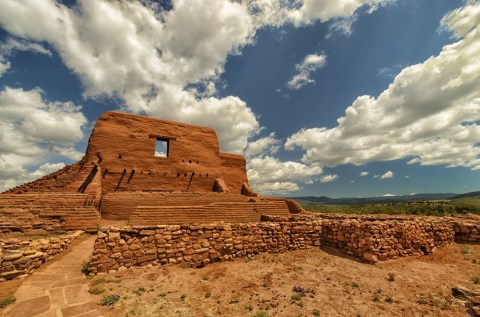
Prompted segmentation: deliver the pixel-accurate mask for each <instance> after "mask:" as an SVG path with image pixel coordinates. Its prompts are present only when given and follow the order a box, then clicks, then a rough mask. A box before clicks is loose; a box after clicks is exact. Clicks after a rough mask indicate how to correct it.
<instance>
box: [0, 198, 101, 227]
mask: <svg viewBox="0 0 480 317" xmlns="http://www.w3.org/2000/svg"><path fill="white" fill-rule="evenodd" d="M99 221H100V215H99V213H98V211H97V209H96V208H95V206H93V205H92V199H91V198H89V196H88V195H86V194H69V193H27V194H1V195H0V230H20V231H25V230H28V229H45V230H60V229H61V230H86V231H94V230H96V229H97V227H98V223H99Z"/></svg>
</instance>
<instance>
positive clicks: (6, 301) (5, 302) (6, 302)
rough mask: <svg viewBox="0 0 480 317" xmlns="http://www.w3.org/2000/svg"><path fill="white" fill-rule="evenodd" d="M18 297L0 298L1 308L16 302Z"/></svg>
mask: <svg viewBox="0 0 480 317" xmlns="http://www.w3.org/2000/svg"><path fill="white" fill-rule="evenodd" d="M16 300H17V299H16V298H15V297H8V298H5V299H4V300H0V308H5V307H7V306H8V305H10V304H13V303H15V301H16Z"/></svg>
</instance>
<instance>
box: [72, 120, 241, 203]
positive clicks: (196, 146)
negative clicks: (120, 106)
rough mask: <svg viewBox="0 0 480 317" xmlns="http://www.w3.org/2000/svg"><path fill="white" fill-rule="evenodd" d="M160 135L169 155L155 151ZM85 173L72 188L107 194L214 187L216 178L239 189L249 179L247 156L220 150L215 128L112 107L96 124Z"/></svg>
mask: <svg viewBox="0 0 480 317" xmlns="http://www.w3.org/2000/svg"><path fill="white" fill-rule="evenodd" d="M157 140H158V141H164V142H165V144H166V145H167V153H166V156H167V157H155V146H156V143H157ZM84 161H85V164H84V168H83V173H81V174H83V177H81V178H79V179H78V180H76V181H75V182H72V184H71V186H70V188H71V189H72V190H78V189H80V190H81V191H82V192H86V193H91V194H97V195H98V194H101V195H104V194H106V193H109V192H115V191H137V190H142V191H169V192H172V191H188V192H211V191H212V190H213V189H214V186H215V183H216V180H218V181H217V183H221V184H223V185H225V188H224V191H229V192H231V193H237V194H240V193H241V191H242V187H243V184H244V183H246V184H248V179H247V175H246V167H245V166H246V163H245V159H244V158H243V157H242V156H240V155H234V154H228V153H222V152H220V148H219V144H218V138H217V135H216V133H215V131H214V130H213V129H211V128H208V127H201V126H194V125H190V124H185V123H178V122H173V121H167V120H160V119H154V118H148V117H143V116H137V115H132V114H126V113H121V112H107V113H104V114H103V115H101V116H100V118H99V119H98V120H97V123H96V124H95V127H94V129H93V132H92V135H91V136H90V140H89V143H88V147H87V151H86V154H85V157H84Z"/></svg>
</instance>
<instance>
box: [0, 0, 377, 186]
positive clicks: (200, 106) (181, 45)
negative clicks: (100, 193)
mask: <svg viewBox="0 0 480 317" xmlns="http://www.w3.org/2000/svg"><path fill="white" fill-rule="evenodd" d="M383 3H384V1H380V0H365V1H360V0H354V1H351V0H341V1H333V0H328V1H323V0H322V1H314V0H305V1H298V2H295V3H289V2H286V1H283V0H245V1H226V0H211V1H201V0H188V1H187V0H173V1H172V9H171V10H169V11H163V10H162V9H161V8H160V6H159V5H157V4H156V3H155V2H153V1H149V0H144V1H106V0H79V1H77V2H76V4H75V5H74V6H67V5H65V4H63V3H61V2H58V1H54V0H36V1H29V0H11V1H4V2H3V3H2V9H1V10H0V25H1V27H2V28H3V29H4V30H5V31H7V32H8V33H9V35H10V36H11V39H8V40H7V42H5V43H4V44H2V47H3V48H2V52H1V53H0V55H1V58H0V76H1V75H2V74H4V73H5V72H6V71H7V70H8V69H12V67H13V68H14V66H15V65H11V63H10V62H9V61H8V57H9V56H10V55H11V54H13V53H14V52H15V51H18V50H28V51H31V52H35V53H41V54H47V55H51V54H52V52H55V53H58V55H59V57H60V58H61V59H62V61H63V63H64V64H65V65H66V66H67V67H68V68H69V69H70V70H71V71H72V72H73V73H74V74H75V75H76V76H77V77H78V78H79V79H80V80H81V82H82V84H83V87H84V91H83V95H84V97H86V98H94V99H95V98H105V97H106V98H112V100H120V101H121V107H122V110H126V111H131V112H135V113H140V114H146V115H151V116H157V117H162V118H166V119H171V120H178V121H184V122H189V123H194V124H200V125H208V126H211V127H213V128H215V130H216V131H217V134H218V136H219V139H220V145H221V148H222V150H223V151H228V152H234V153H242V152H243V151H245V149H247V153H250V154H251V155H253V156H255V155H260V154H262V151H263V154H265V153H267V154H273V153H275V151H276V150H275V148H276V147H277V145H278V144H277V143H276V141H274V137H273V136H272V135H270V136H268V137H266V138H263V139H260V140H257V141H258V142H257V141H252V143H253V144H252V145H251V146H248V142H249V139H251V138H252V137H255V136H257V135H258V133H259V131H260V130H261V127H260V124H259V122H258V119H257V117H256V116H255V114H254V113H253V112H252V110H251V109H250V107H249V106H248V105H247V104H246V103H245V102H244V101H243V100H241V99H240V98H238V97H236V96H226V97H223V98H220V97H217V96H216V85H215V82H216V80H217V79H218V77H219V75H220V74H222V72H223V71H224V65H225V62H226V60H227V57H228V56H229V55H234V54H240V52H241V50H242V48H243V47H244V46H246V45H250V44H252V43H253V39H254V36H255V32H256V31H257V30H258V29H259V28H262V27H264V26H266V25H274V26H282V25H284V24H286V23H293V24H294V25H295V26H297V27H298V26H302V25H306V24H312V23H315V22H316V21H321V22H328V21H335V23H337V24H338V23H341V22H339V21H340V20H341V19H349V18H350V17H352V16H353V15H354V14H355V12H356V11H357V9H358V8H360V7H362V6H366V7H368V8H369V9H370V11H374V10H375V9H376V8H377V7H378V6H379V5H382V4H383ZM338 25H340V24H338ZM333 28H334V27H333ZM324 58H325V57H324V56H323V55H317V54H312V55H310V56H307V57H306V58H305V60H304V62H303V63H301V64H299V65H300V66H299V68H298V69H297V70H298V74H297V75H298V76H297V79H295V80H294V81H293V82H292V83H293V84H292V85H293V86H298V85H304V84H308V83H312V79H311V78H310V75H311V73H312V72H313V71H315V70H317V69H318V68H319V67H321V65H323V64H324ZM302 65H303V66H302ZM294 78H295V76H294ZM294 78H292V80H293V79H294ZM42 104H43V105H49V104H50V103H48V102H44V103H42ZM53 108H55V107H53ZM75 112H76V111H75ZM47 116H48V115H47ZM70 117H71V116H70ZM42 125H43V126H42ZM46 125H47V126H45V123H39V126H38V127H37V128H35V127H33V126H30V127H29V129H30V130H32V131H33V130H35V129H37V130H38V132H39V136H38V137H37V138H36V139H35V140H30V139H29V137H30V136H31V135H30V134H28V133H30V132H31V131H23V130H21V131H18V132H19V133H25V135H22V136H19V138H20V139H25V140H29V142H31V144H32V147H30V148H28V147H27V148H24V149H23V150H22V151H23V152H31V153H33V152H37V153H38V152H42V151H45V149H44V148H42V147H41V146H40V144H43V143H42V142H40V139H42V140H43V142H44V143H45V144H46V143H48V144H50V147H49V149H50V150H49V151H50V152H51V153H59V154H60V155H68V156H69V157H75V156H78V153H76V152H75V150H74V149H73V143H72V142H73V141H72V140H70V139H69V140H65V143H62V144H60V143H58V141H57V139H58V138H60V136H58V135H52V134H51V133H50V132H51V127H50V126H48V124H46ZM72 126H74V127H78V126H79V122H75V123H73V124H72ZM80 126H82V124H80ZM41 127H43V128H45V129H42V128H41ZM73 130H75V128H73ZM73 132H74V133H73V134H71V136H72V139H75V140H78V138H77V137H78V135H79V134H78V131H73ZM49 133H50V134H49ZM64 135H68V134H67V133H64ZM50 137H53V139H49V138H50ZM255 142H257V143H255ZM10 143H11V142H9V143H8V144H7V145H3V147H8V146H10V147H15V146H14V145H12V144H10ZM247 146H248V147H247ZM15 151H20V149H18V148H16V149H15ZM259 151H260V152H259ZM265 151H266V152H265ZM2 153H3V152H2ZM12 153H13V154H11V155H23V156H22V157H24V158H27V157H28V158H29V159H26V161H25V162H23V161H22V160H19V161H18V162H21V163H16V160H15V159H12V158H9V159H8V164H13V165H12V166H16V167H18V168H20V170H22V169H23V168H24V167H25V166H26V165H25V164H27V163H28V162H30V158H31V156H28V155H30V154H28V153H27V154H26V153H22V154H15V152H12ZM250 154H249V155H250ZM5 157H6V156H3V158H4V159H5ZM39 157H42V156H39ZM286 163H288V162H285V164H286ZM5 164H6V163H5ZM287 165H288V164H287ZM305 166H307V165H305ZM308 166H315V164H309V165H308ZM315 168H317V167H313V168H312V169H315ZM274 183H275V182H274ZM278 183H279V184H280V183H282V182H278ZM283 183H285V184H283V185H282V184H281V185H278V184H277V185H275V186H277V188H279V189H280V188H283V189H281V190H293V188H294V187H293V186H291V184H287V183H288V182H287V181H285V182H283ZM272 186H273V187H271V188H275V186H274V185H272ZM297 186H298V185H297Z"/></svg>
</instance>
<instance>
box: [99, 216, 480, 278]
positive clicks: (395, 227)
mask: <svg viewBox="0 0 480 317" xmlns="http://www.w3.org/2000/svg"><path fill="white" fill-rule="evenodd" d="M262 220H263V221H261V222H255V223H248V224H223V223H220V224H203V225H182V226H180V225H163V226H133V227H132V226H129V227H122V228H110V229H109V230H108V231H106V232H100V233H99V234H98V237H97V241H96V243H95V249H94V252H93V255H92V257H91V261H90V269H91V271H92V272H94V273H98V272H108V271H111V270H122V269H125V268H128V267H131V266H144V265H149V264H151V265H162V264H182V265H185V266H192V267H198V266H203V265H206V264H209V263H211V262H216V261H226V260H231V259H235V258H238V257H251V256H253V255H255V254H259V253H266V252H269V253H282V252H286V251H292V250H299V249H304V248H308V247H320V246H324V247H331V248H335V249H338V250H339V251H341V252H343V253H345V254H348V255H351V256H354V257H357V258H360V259H363V260H365V261H368V262H371V263H374V262H377V261H384V260H389V259H396V258H398V257H403V256H411V255H424V254H429V253H432V252H434V251H435V250H436V248H437V247H438V246H443V245H446V244H449V243H451V242H453V241H454V239H455V237H456V234H457V235H458V233H457V232H460V231H461V229H458V230H457V229H455V228H456V226H459V228H467V227H468V228H469V229H468V230H470V231H469V233H468V234H469V237H471V239H472V240H469V241H479V240H478V239H477V236H476V234H475V232H478V229H480V227H479V226H476V225H475V226H476V227H475V226H473V227H470V226H466V225H461V226H460V225H459V223H460V222H459V220H458V219H455V218H451V217H443V218H439V217H427V216H424V217H411V216H398V217H396V216H393V217H392V216H385V217H382V216H378V215H376V216H366V217H363V216H362V217H355V216H352V217H349V216H345V215H340V216H338V218H335V217H334V216H326V217H323V216H321V215H313V214H306V215H292V216H290V217H279V216H262ZM475 228H476V229H475ZM463 230H464V231H465V230H466V229H463ZM475 230H477V231H475ZM475 239H476V240H475Z"/></svg>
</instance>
